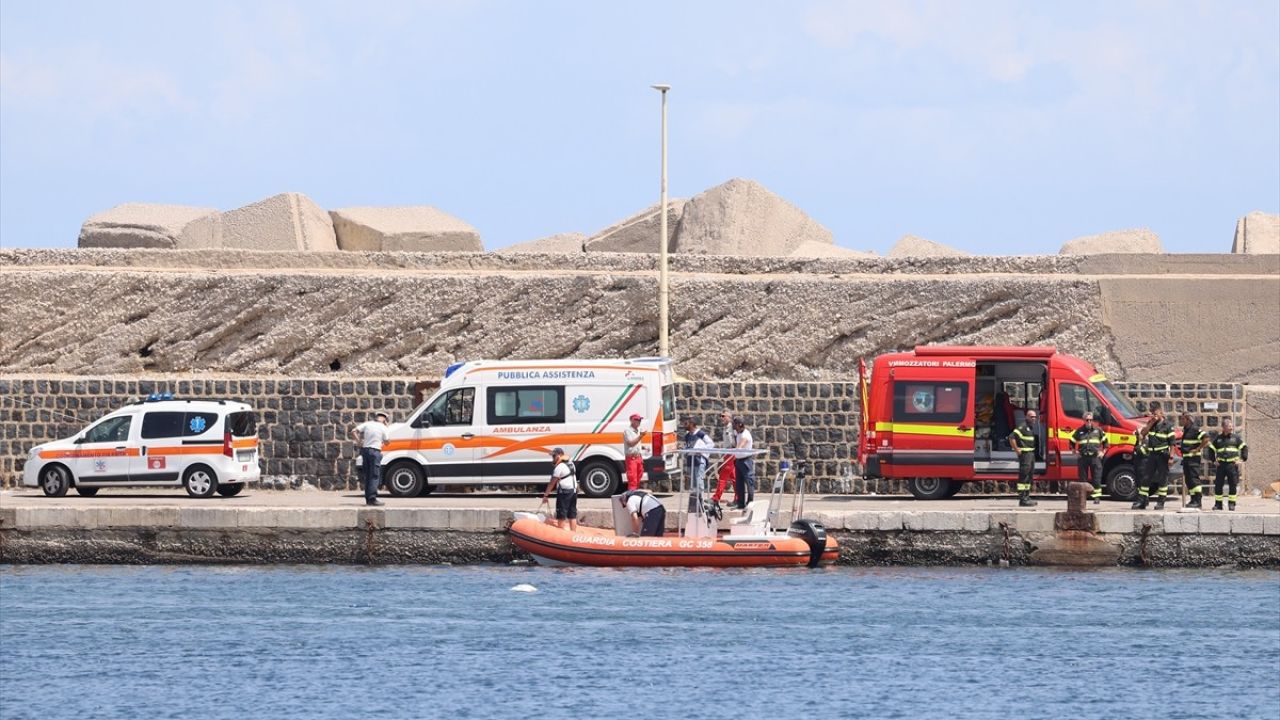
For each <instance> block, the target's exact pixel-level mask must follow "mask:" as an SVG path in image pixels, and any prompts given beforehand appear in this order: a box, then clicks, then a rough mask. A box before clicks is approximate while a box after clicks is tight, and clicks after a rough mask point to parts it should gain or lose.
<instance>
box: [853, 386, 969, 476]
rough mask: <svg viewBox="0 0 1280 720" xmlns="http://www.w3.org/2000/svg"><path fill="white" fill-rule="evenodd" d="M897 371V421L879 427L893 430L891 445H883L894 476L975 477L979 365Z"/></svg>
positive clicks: (893, 407)
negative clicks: (975, 392)
mask: <svg viewBox="0 0 1280 720" xmlns="http://www.w3.org/2000/svg"><path fill="white" fill-rule="evenodd" d="M892 373H893V375H892V380H891V381H890V408H889V412H890V418H891V420H890V422H888V423H884V422H880V423H877V427H876V430H877V431H882V430H890V431H891V432H892V435H891V436H890V437H889V442H890V443H891V447H889V448H886V447H883V446H882V447H880V448H879V454H880V456H881V463H882V464H883V465H885V466H888V470H890V471H892V474H891V475H890V476H892V477H940V478H957V479H964V478H969V477H972V473H973V382H974V368H973V366H972V365H970V366H968V367H941V366H939V367H899V368H894V369H893V370H892ZM880 437H882V438H883V437H884V436H883V435H881V436H880ZM886 450H889V452H885V451H886ZM886 474H889V473H888V472H886Z"/></svg>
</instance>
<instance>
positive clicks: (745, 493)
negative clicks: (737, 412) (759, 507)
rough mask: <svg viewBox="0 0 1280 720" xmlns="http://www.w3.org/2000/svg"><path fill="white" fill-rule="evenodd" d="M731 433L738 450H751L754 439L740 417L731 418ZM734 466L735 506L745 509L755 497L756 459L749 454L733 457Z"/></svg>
mask: <svg viewBox="0 0 1280 720" xmlns="http://www.w3.org/2000/svg"><path fill="white" fill-rule="evenodd" d="M733 434H734V437H736V438H737V445H736V447H737V448H738V449H739V450H751V449H753V448H754V447H755V439H754V438H752V437H751V431H750V430H748V429H747V424H746V422H745V421H744V420H743V419H742V418H740V417H739V418H734V419H733ZM733 464H734V468H733V473H734V475H735V479H734V490H733V492H734V494H735V495H737V497H736V498H735V499H736V500H737V501H738V502H737V505H736V506H735V507H737V508H738V509H739V510H745V509H746V507H747V505H748V504H750V503H751V501H752V500H755V499H756V459H755V458H753V457H751V456H750V455H748V456H746V457H740V458H735V459H734V461H733Z"/></svg>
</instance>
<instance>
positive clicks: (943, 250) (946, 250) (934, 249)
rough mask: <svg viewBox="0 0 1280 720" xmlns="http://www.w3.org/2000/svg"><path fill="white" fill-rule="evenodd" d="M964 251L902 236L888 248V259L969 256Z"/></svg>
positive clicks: (909, 236)
mask: <svg viewBox="0 0 1280 720" xmlns="http://www.w3.org/2000/svg"><path fill="white" fill-rule="evenodd" d="M970 254H972V253H967V252H965V251H964V250H957V249H955V248H953V247H947V246H946V245H943V244H942V243H937V242H934V241H932V240H926V239H924V238H922V237H916V236H915V235H903V236H902V237H900V238H898V242H896V243H894V244H893V247H891V248H889V255H888V256H889V257H892V258H896V257H963V256H965V255H970Z"/></svg>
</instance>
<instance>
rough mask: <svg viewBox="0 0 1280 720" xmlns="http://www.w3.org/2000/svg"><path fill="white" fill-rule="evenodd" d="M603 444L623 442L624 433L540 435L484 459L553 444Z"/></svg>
mask: <svg viewBox="0 0 1280 720" xmlns="http://www.w3.org/2000/svg"><path fill="white" fill-rule="evenodd" d="M603 444H617V445H621V444H622V433H552V434H550V435H539V436H538V437H536V438H529V439H528V440H522V441H520V442H517V443H515V444H513V445H511V446H510V447H506V448H503V449H502V450H499V451H497V452H494V453H489V454H488V455H485V456H484V457H483V458H481V459H482V460H488V459H489V458H495V457H498V456H500V455H506V454H507V453H513V452H518V451H520V450H539V451H542V452H549V450H547V447H548V446H552V445H603Z"/></svg>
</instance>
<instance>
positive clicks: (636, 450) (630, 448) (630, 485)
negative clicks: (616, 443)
mask: <svg viewBox="0 0 1280 720" xmlns="http://www.w3.org/2000/svg"><path fill="white" fill-rule="evenodd" d="M643 419H644V418H642V417H640V414H639V413H632V414H631V425H630V426H629V427H626V428H623V429H622V457H623V458H625V459H624V460H623V466H624V467H625V468H626V471H627V489H628V490H638V489H639V488H640V478H641V476H643V475H644V447H643V446H642V445H641V444H640V441H641V440H643V439H644V433H643V432H641V431H640V421H641V420H643Z"/></svg>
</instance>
